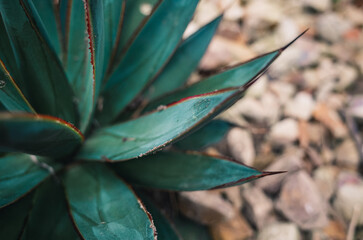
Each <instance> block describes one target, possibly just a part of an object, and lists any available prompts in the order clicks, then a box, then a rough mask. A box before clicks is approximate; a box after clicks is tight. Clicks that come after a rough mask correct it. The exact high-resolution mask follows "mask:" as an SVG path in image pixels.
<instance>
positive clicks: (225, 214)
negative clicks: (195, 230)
mask: <svg viewBox="0 0 363 240" xmlns="http://www.w3.org/2000/svg"><path fill="white" fill-rule="evenodd" d="M179 209H180V211H181V212H182V213H183V214H184V215H185V216H187V217H189V218H191V219H193V220H195V221H197V222H200V223H202V224H206V225H210V224H214V223H217V222H221V221H225V220H227V219H231V218H232V217H234V216H235V213H236V212H235V209H234V207H233V206H232V204H231V203H229V202H227V201H225V200H224V199H223V198H222V197H221V196H220V195H219V194H218V193H214V192H207V191H195V192H181V193H180V194H179Z"/></svg>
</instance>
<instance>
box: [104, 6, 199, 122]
mask: <svg viewBox="0 0 363 240" xmlns="http://www.w3.org/2000/svg"><path fill="white" fill-rule="evenodd" d="M197 3H198V1H197V0H164V1H162V3H161V4H160V6H159V7H158V8H157V9H156V11H155V12H154V13H153V14H152V16H151V17H150V19H149V20H148V22H147V23H146V24H145V26H144V27H143V28H142V30H141V31H140V33H139V34H138V35H137V37H136V38H135V40H134V41H133V43H132V44H131V46H130V47H129V49H128V50H127V52H126V53H125V56H124V57H123V58H122V60H121V62H120V64H119V65H118V66H117V67H116V69H115V71H114V72H113V73H112V75H111V77H110V78H109V79H108V80H107V83H106V87H105V90H104V92H103V108H102V111H101V112H100V114H99V120H100V122H101V123H109V122H110V121H112V120H114V119H115V118H116V117H117V116H118V115H119V114H120V112H121V111H122V110H124V108H125V107H126V106H127V105H128V104H129V103H130V102H131V101H132V100H133V99H134V98H135V97H136V96H137V95H138V94H139V93H140V92H141V91H142V90H143V89H144V87H145V85H146V84H147V83H148V82H149V81H150V80H151V79H152V78H153V77H154V76H155V75H156V74H157V73H158V72H159V71H160V69H161V68H162V67H163V66H164V65H165V64H166V62H167V60H168V59H169V58H170V57H171V55H172V53H173V52H174V51H175V49H176V47H177V45H178V43H179V42H180V39H181V37H182V34H183V32H184V30H185V28H186V27H187V25H188V23H189V21H190V19H191V18H192V16H193V13H194V10H195V7H196V5H197ZM126 11H127V10H126ZM160 24H161V25H160Z"/></svg>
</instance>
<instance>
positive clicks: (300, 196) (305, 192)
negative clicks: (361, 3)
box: [276, 170, 328, 230]
mask: <svg viewBox="0 0 363 240" xmlns="http://www.w3.org/2000/svg"><path fill="white" fill-rule="evenodd" d="M276 207H277V209H278V210H279V211H281V212H282V213H283V214H284V216H285V217H287V218H288V219H289V220H290V221H292V222H294V223H296V224H297V225H298V226H299V227H300V228H302V229H305V230H308V229H314V228H321V227H324V226H326V225H327V223H328V217H327V205H326V202H325V201H324V200H323V197H322V196H321V193H320V192H319V189H318V187H317V186H316V185H315V183H314V181H313V180H312V179H311V177H310V176H309V174H308V173H307V172H306V171H303V170H301V171H298V172H296V173H293V174H291V175H289V176H288V177H286V179H285V180H284V183H283V185H282V188H281V192H280V195H279V198H278V200H277V203H276Z"/></svg>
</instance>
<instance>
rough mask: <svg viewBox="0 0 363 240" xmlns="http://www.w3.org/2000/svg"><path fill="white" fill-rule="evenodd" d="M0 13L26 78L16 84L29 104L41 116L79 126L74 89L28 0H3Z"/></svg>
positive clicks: (0, 3) (23, 75)
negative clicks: (46, 115)
mask: <svg viewBox="0 0 363 240" xmlns="http://www.w3.org/2000/svg"><path fill="white" fill-rule="evenodd" d="M0 14H1V15H2V18H3V21H4V25H5V28H6V30H7V32H6V33H7V34H8V35H9V39H10V40H11V42H12V48H13V50H14V53H15V56H16V57H15V58H16V59H17V60H18V61H19V64H20V65H19V69H21V74H22V77H23V78H24V81H22V82H21V84H20V83H19V82H18V81H17V79H15V81H16V82H17V83H18V84H19V87H20V89H22V90H23V89H24V91H23V92H24V94H25V96H26V97H27V99H28V100H29V102H30V104H31V105H32V106H33V107H34V109H35V110H36V111H37V112H39V113H42V114H49V115H52V116H56V117H60V118H62V119H64V120H66V121H68V122H71V123H73V124H76V122H77V119H76V109H75V106H74V104H73V99H72V96H73V93H72V89H71V87H70V86H69V83H68V81H67V77H66V75H65V73H64V71H63V68H62V66H61V63H60V61H59V59H58V57H57V56H56V54H55V53H54V51H53V49H52V48H51V47H49V45H48V44H47V43H48V41H47V40H46V39H45V37H44V35H42V33H44V32H45V31H44V29H43V26H41V25H39V23H40V22H41V21H40V19H39V16H38V15H37V14H34V12H32V5H31V4H30V3H29V1H27V0H20V1H8V0H1V1H0ZM6 33H5V32H1V33H0V34H6ZM39 69H41V70H39ZM25 80H26V81H25ZM45 99H46V101H45Z"/></svg>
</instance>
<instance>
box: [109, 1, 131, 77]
mask: <svg viewBox="0 0 363 240" xmlns="http://www.w3.org/2000/svg"><path fill="white" fill-rule="evenodd" d="M126 2H134V1H126V0H106V1H104V7H103V10H104V14H103V15H104V21H103V23H104V24H103V25H104V26H103V28H104V35H105V40H104V70H107V68H108V67H109V64H111V63H112V62H113V61H114V59H115V57H116V55H117V48H118V47H119V44H120V40H121V34H122V30H123V27H124V25H123V23H124V17H125V8H126ZM127 25H128V24H127Z"/></svg>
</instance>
